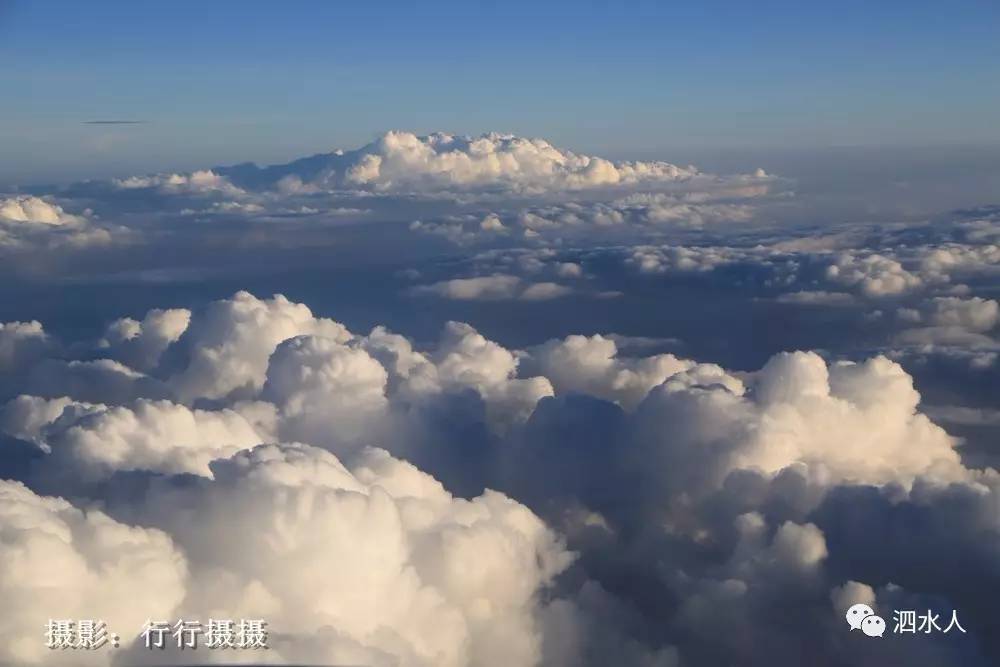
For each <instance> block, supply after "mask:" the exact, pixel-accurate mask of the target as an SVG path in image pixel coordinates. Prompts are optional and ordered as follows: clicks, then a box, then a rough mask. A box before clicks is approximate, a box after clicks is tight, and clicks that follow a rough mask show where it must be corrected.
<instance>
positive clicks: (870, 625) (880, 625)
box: [861, 615, 885, 637]
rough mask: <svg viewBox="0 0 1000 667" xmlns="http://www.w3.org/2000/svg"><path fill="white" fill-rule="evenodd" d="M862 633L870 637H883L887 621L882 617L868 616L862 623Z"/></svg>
mask: <svg viewBox="0 0 1000 667" xmlns="http://www.w3.org/2000/svg"><path fill="white" fill-rule="evenodd" d="M861 631H862V632H863V633H865V634H866V635H868V636H869V637H881V636H882V634H883V633H884V632H885V621H884V620H882V617H881V616H875V615H872V616H866V617H865V620H863V621H861Z"/></svg>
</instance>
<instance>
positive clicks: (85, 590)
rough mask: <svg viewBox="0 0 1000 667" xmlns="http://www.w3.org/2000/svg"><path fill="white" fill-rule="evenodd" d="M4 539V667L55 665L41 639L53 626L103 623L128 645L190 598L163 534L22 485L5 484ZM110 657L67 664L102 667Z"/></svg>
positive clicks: (1, 495)
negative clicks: (56, 621)
mask: <svg viewBox="0 0 1000 667" xmlns="http://www.w3.org/2000/svg"><path fill="white" fill-rule="evenodd" d="M0 535H2V536H3V539H0V564H2V567H0V594H2V595H3V598H4V600H5V603H6V604H7V605H9V607H8V609H9V612H8V613H4V614H2V615H0V638H2V639H3V641H2V642H0V660H2V661H3V662H5V663H10V664H46V663H49V662H50V661H51V660H52V652H51V651H49V650H48V649H47V648H46V647H45V642H44V641H43V639H44V637H43V635H41V634H40V633H41V632H42V629H43V628H44V627H45V623H46V621H47V620H48V619H50V618H60V619H62V618H66V619H80V618H86V619H90V618H92V619H98V618H100V619H103V620H104V621H105V622H106V623H107V624H108V627H109V629H110V632H116V633H118V634H120V635H121V636H122V637H123V638H124V637H127V636H128V635H129V634H131V632H132V631H133V629H135V628H141V627H142V624H143V623H144V622H145V621H146V619H147V618H150V617H167V616H168V615H169V614H171V613H172V612H173V610H174V609H175V607H176V605H177V604H179V603H180V601H181V600H182V599H183V597H184V595H185V591H186V590H187V585H188V574H189V572H188V569H187V563H186V560H185V558H184V555H183V554H182V553H181V551H180V550H179V549H177V547H176V546H175V545H174V543H173V542H172V541H171V539H170V538H169V537H168V536H167V535H166V534H164V533H163V532H161V531H159V530H155V529H148V528H140V527H133V526H128V525H124V524H122V523H119V522H117V521H114V520H113V519H111V518H110V517H108V516H107V515H106V514H105V513H103V512H101V511H98V510H94V509H78V508H77V507H74V506H73V505H71V504H70V503H68V502H67V501H65V500H63V499H61V498H49V497H43V496H38V495H36V494H35V493H33V492H32V491H31V490H29V489H28V488H26V487H25V486H24V485H23V484H21V483H19V482H13V481H6V480H0ZM106 655H107V654H106V653H105V654H104V655H98V656H84V657H80V656H78V655H76V656H68V655H66V654H65V653H63V655H62V656H60V660H61V661H65V662H64V664H81V663H83V662H84V661H86V660H87V658H88V657H89V658H90V660H89V662H90V664H101V663H102V662H104V661H106V660H107V657H106Z"/></svg>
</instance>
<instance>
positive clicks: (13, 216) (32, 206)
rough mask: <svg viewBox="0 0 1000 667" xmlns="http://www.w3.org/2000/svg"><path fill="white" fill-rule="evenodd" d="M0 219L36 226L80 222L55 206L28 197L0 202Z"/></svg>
mask: <svg viewBox="0 0 1000 667" xmlns="http://www.w3.org/2000/svg"><path fill="white" fill-rule="evenodd" d="M0 219H3V220H7V221H10V222H21V223H26V224H38V225H72V224H76V223H79V222H80V221H81V219H80V218H77V217H75V216H72V215H68V214H67V213H66V212H65V211H63V210H62V208H61V207H59V206H57V205H56V204H50V203H49V202H47V201H45V200H44V199H39V198H38V197H32V196H30V195H27V196H21V197H12V198H9V199H3V200H0Z"/></svg>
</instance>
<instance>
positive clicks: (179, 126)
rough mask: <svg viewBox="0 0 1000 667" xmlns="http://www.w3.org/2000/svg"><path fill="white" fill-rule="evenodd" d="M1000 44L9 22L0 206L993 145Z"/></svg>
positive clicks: (328, 6) (897, 24)
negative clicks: (94, 182) (531, 154)
mask: <svg viewBox="0 0 1000 667" xmlns="http://www.w3.org/2000/svg"><path fill="white" fill-rule="evenodd" d="M998 28H1000V8H998V6H997V4H996V3H994V2H989V1H988V0H958V1H957V2H950V3H947V5H945V4H943V3H940V2H934V1H930V0H917V1H914V2H902V1H897V0H891V1H889V2H882V3H877V4H876V5H875V6H873V5H872V3H868V2H859V1H855V0H849V1H847V2H839V3H825V2H824V3H801V2H790V1H784V0H779V1H767V2H757V3H753V4H752V5H748V4H747V3H743V2H737V1H731V0H710V1H708V2H699V3H690V2H683V3H681V2H658V3H653V2H639V3H579V2H561V1H560V2H550V3H534V2H532V3H524V2H505V3H495V4H494V3H468V2H442V3H434V4H433V5H430V6H428V5H427V4H424V3H421V4H414V3H406V2H366V3H357V4H348V3H322V2H293V3H290V4H284V3H283V4H281V5H275V4H274V3H267V2H239V3H236V2H219V3H208V4H206V3H196V2H173V3H170V4H168V5H162V4H158V3H134V2H114V1H113V2H102V3H99V4H96V5H95V4H94V3H79V2H57V1H48V2H20V1H17V0H13V1H10V0H6V1H3V2H0V63H2V65H3V66H2V67H0V86H2V89H3V90H6V91H8V93H9V94H8V96H7V100H6V103H5V104H3V105H2V107H0V145H2V146H3V151H2V155H0V183H7V184H25V183H36V182H59V181H66V180H73V179H79V178H84V177H99V176H111V175H126V174H131V173H142V172H151V171H164V170H171V169H182V168H187V169H191V168H195V167H198V166H204V165H211V164H229V163H235V162H241V161H247V160H251V161H256V162H260V163H270V162H278V161H284V160H287V159H290V158H292V157H297V156H300V155H305V154H309V153H313V152H320V151H325V150H330V149H332V148H335V147H345V148H347V147H353V146H358V145H361V144H363V143H367V141H370V140H371V139H372V138H374V137H375V136H377V135H379V134H380V133H381V132H383V131H385V130H389V129H405V130H411V131H416V132H418V133H421V132H429V131H435V130H447V131H452V132H463V133H472V134H474V133H478V132H481V131H483V130H484V129H487V128H488V129H492V130H500V131H508V132H513V133H516V134H519V135H522V136H541V137H545V138H547V139H549V140H551V141H555V142H557V143H559V144H561V145H566V146H572V147H574V148H575V149H577V150H581V151H588V152H593V153H599V154H602V155H609V156H611V157H630V156H632V155H633V154H635V153H638V152H646V153H649V152H654V151H655V152H658V153H659V154H660V156H661V157H663V156H664V155H669V154H670V152H671V151H672V150H678V151H679V150H684V151H688V152H691V151H694V152H695V153H698V152H699V151H707V150H712V149H719V148H721V147H725V148H726V149H736V148H744V149H746V148H753V149H760V150H764V151H769V150H770V151H773V150H788V149H793V150H795V149H811V148H816V147H829V146H887V145H888V146H909V147H913V146H939V145H976V146H984V145H996V144H998V143H1000V129H998V127H997V124H996V123H995V117H996V110H997V108H998V107H1000V85H997V83H996V82H997V80H998V77H997V76H996V74H997V72H998V71H1000V45H998V42H997V40H996V39H995V37H996V34H997V30H998ZM102 120H133V121H143V122H142V123H136V124H128V125H125V124H122V125H111V124H88V123H90V122H91V121H102Z"/></svg>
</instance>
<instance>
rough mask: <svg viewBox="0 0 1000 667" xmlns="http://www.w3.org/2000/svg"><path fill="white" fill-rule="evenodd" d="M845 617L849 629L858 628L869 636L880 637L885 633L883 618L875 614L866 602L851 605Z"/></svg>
mask: <svg viewBox="0 0 1000 667" xmlns="http://www.w3.org/2000/svg"><path fill="white" fill-rule="evenodd" d="M846 618H847V624H848V625H849V626H851V630H858V629H860V630H861V632H863V633H865V634H866V635H868V636H869V637H881V636H882V635H883V634H885V619H883V618H882V617H881V616H877V615H876V614H875V610H873V609H872V608H871V607H869V606H868V605H866V604H861V603H858V604H855V605H851V608H850V609H848V610H847V615H846Z"/></svg>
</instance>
